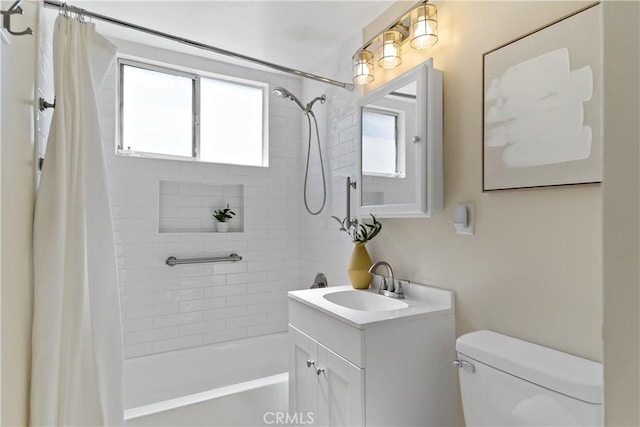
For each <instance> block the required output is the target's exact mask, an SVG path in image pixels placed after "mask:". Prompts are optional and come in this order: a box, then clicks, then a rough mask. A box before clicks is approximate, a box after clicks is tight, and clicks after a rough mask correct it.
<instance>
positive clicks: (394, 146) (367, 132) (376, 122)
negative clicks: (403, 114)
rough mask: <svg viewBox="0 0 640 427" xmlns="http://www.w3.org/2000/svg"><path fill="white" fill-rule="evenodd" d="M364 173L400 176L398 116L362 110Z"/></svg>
mask: <svg viewBox="0 0 640 427" xmlns="http://www.w3.org/2000/svg"><path fill="white" fill-rule="evenodd" d="M362 172H363V173H364V174H365V175H383V176H395V175H397V174H398V172H399V170H398V114H397V113H394V112H391V111H385V110H374V109H372V108H363V109H362Z"/></svg>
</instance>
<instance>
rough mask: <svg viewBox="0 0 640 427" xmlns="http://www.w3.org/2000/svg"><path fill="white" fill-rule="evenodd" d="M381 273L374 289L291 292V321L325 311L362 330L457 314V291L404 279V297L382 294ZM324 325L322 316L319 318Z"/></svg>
mask: <svg viewBox="0 0 640 427" xmlns="http://www.w3.org/2000/svg"><path fill="white" fill-rule="evenodd" d="M380 279H381V277H380V276H374V279H373V282H372V285H371V288H369V289H364V290H356V289H353V288H352V287H351V286H349V285H347V286H329V287H328V288H318V289H303V290H299V291H289V320H291V319H292V318H294V319H296V318H305V319H310V318H312V317H314V314H313V312H316V313H317V312H321V313H323V314H325V315H329V316H331V317H333V318H335V319H338V320H340V321H342V322H346V323H348V324H350V325H351V326H354V327H356V328H358V329H365V328H367V327H368V325H374V324H377V323H379V322H387V321H392V320H398V319H405V318H409V317H415V316H418V317H431V316H434V317H437V316H441V315H443V314H448V313H453V311H454V308H453V307H454V305H453V292H451V291H448V290H445V289H440V288H434V287H431V286H426V285H421V284H417V283H412V282H408V281H403V283H402V289H403V291H404V296H405V297H404V299H394V298H390V297H387V296H384V295H380V294H378V292H377V291H378V288H379V286H380ZM316 321H317V322H320V324H324V322H323V321H321V320H320V319H319V318H318V319H317V320H316Z"/></svg>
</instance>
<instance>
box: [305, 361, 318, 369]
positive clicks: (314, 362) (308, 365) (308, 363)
mask: <svg viewBox="0 0 640 427" xmlns="http://www.w3.org/2000/svg"><path fill="white" fill-rule="evenodd" d="M315 364H316V361H315V360H307V368H310V367H311V365H314V366H315Z"/></svg>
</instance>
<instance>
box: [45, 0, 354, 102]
mask: <svg viewBox="0 0 640 427" xmlns="http://www.w3.org/2000/svg"><path fill="white" fill-rule="evenodd" d="M44 6H45V7H49V8H58V9H61V10H66V11H69V12H73V13H76V14H78V15H81V16H86V17H90V18H93V19H97V20H100V21H104V22H108V23H109V24H114V25H119V26H122V27H125V28H130V29H132V30H136V31H140V32H143V33H147V34H151V35H153V36H156V37H162V38H165V39H169V40H173V41H175V42H178V43H182V44H184V45H187V46H191V47H195V48H197V49H202V50H207V51H209V52H213V53H217V54H220V55H224V56H228V57H231V58H235V59H240V60H242V61H247V62H252V63H254V64H258V65H261V66H263V67H267V68H272V69H274V70H278V71H282V72H284V73H288V74H293V75H295V76H298V77H303V78H305V79H311V80H316V81H319V82H322V83H326V84H330V85H334V86H338V87H341V88H343V89H347V90H351V91H352V90H353V88H354V86H353V84H351V83H345V82H340V81H337V80H333V79H329V78H327V77H322V76H318V75H316V74H311V73H307V72H304V71H300V70H296V69H294V68H289V67H285V66H283V65H278V64H274V63H272V62H268V61H263V60H262V59H257V58H253V57H250V56H247V55H242V54H240V53H236V52H231V51H230V50H225V49H221V48H219V47H215V46H211V45H208V44H204V43H200V42H197V41H194V40H189V39H186V38H183V37H178V36H174V35H172V34H168V33H164V32H162V31H158V30H154V29H151V28H147V27H143V26H140V25H136V24H132V23H129V22H125V21H121V20H119V19H115V18H111V17H109V16H105V15H102V14H99V13H94V12H90V11H88V10H85V9H82V8H80V7H77V6H72V5H68V4H66V3H62V2H59V1H56V0H44Z"/></svg>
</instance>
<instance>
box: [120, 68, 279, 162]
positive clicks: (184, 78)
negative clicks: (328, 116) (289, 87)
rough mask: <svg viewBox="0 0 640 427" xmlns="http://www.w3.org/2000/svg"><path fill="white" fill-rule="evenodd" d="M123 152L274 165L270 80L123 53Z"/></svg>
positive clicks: (121, 142)
mask: <svg viewBox="0 0 640 427" xmlns="http://www.w3.org/2000/svg"><path fill="white" fill-rule="evenodd" d="M119 68H120V122H119V123H120V140H119V143H118V153H120V154H126V155H139V156H145V157H162V158H177V159H188V160H198V161H203V162H213V163H228V164H239V165H248V166H268V143H267V126H266V123H267V120H266V117H267V107H266V105H267V104H266V91H267V85H266V84H261V83H258V82H248V81H244V80H238V79H231V78H222V77H215V78H214V77H208V76H201V75H197V74H193V73H186V72H182V71H177V70H171V69H167V68H162V67H156V66H153V65H149V64H142V63H139V62H133V61H128V60H123V59H121V60H120V61H119Z"/></svg>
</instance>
